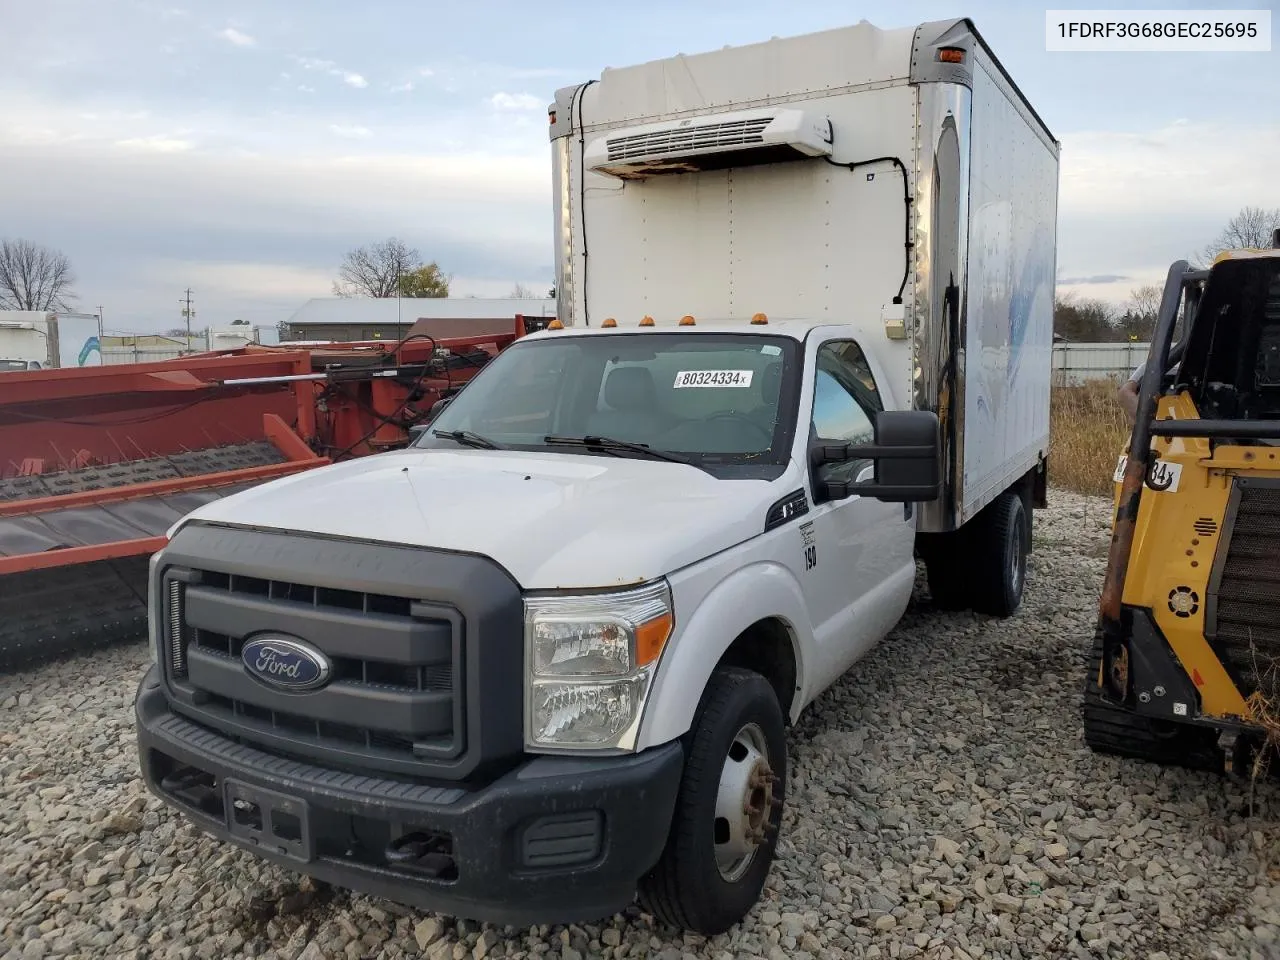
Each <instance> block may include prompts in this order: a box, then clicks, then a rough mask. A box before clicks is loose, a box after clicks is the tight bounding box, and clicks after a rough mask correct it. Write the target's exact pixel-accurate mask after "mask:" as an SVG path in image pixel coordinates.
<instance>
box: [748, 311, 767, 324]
mask: <svg viewBox="0 0 1280 960" xmlns="http://www.w3.org/2000/svg"><path fill="white" fill-rule="evenodd" d="M751 322H752V323H754V324H755V325H756V326H757V327H762V326H764V325H765V324H766V323H768V322H769V318H768V317H766V316H765V315H764V314H763V313H757V314H756V315H755V316H754V317H752V318H751Z"/></svg>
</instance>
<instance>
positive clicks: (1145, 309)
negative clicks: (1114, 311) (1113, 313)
mask: <svg viewBox="0 0 1280 960" xmlns="http://www.w3.org/2000/svg"><path fill="white" fill-rule="evenodd" d="M1163 295H1164V291H1162V290H1161V289H1160V288H1159V287H1153V286H1146V287H1138V288H1137V289H1135V290H1131V291H1130V292H1129V299H1128V300H1126V301H1125V304H1124V313H1122V314H1121V315H1120V317H1119V318H1118V319H1117V320H1116V327H1117V328H1118V329H1119V331H1120V333H1121V334H1122V335H1123V338H1124V339H1125V340H1136V341H1138V342H1140V343H1147V342H1149V341H1150V340H1151V337H1152V335H1153V334H1154V333H1155V331H1156V317H1157V316H1158V315H1159V313H1160V298H1161V297H1162V296H1163Z"/></svg>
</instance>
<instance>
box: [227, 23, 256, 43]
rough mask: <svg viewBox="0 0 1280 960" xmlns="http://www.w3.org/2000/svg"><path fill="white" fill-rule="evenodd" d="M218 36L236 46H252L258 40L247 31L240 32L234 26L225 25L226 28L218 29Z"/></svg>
mask: <svg viewBox="0 0 1280 960" xmlns="http://www.w3.org/2000/svg"><path fill="white" fill-rule="evenodd" d="M218 36H220V37H221V38H222V39H223V40H226V41H227V42H228V43H230V44H232V45H234V46H237V47H252V46H253V45H254V44H256V43H257V42H258V41H257V40H255V39H253V37H251V36H249V35H248V34H247V33H241V32H240V31H239V30H237V29H236V28H235V27H227V29H225V30H222V31H220V32H219V33H218Z"/></svg>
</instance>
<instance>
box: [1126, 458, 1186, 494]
mask: <svg viewBox="0 0 1280 960" xmlns="http://www.w3.org/2000/svg"><path fill="white" fill-rule="evenodd" d="M1128 464H1129V458H1128V457H1127V456H1125V455H1124V454H1121V456H1120V461H1119V462H1118V463H1117V464H1116V472H1115V473H1114V474H1112V476H1111V481H1112V482H1113V483H1120V482H1121V481H1122V480H1123V479H1124V468H1125V467H1126V466H1128ZM1181 479H1182V464H1180V463H1170V462H1169V461H1168V460H1156V461H1155V462H1154V463H1152V464H1151V469H1150V470H1149V471H1148V473H1147V477H1146V480H1147V488H1148V489H1150V490H1155V491H1156V492H1158V493H1163V492H1164V491H1165V490H1168V491H1169V492H1170V493H1177V492H1178V482H1179V481H1180V480H1181Z"/></svg>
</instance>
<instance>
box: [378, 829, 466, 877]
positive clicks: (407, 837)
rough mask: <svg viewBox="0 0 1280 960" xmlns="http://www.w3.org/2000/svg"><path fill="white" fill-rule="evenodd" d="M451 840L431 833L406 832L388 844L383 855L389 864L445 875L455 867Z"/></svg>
mask: <svg viewBox="0 0 1280 960" xmlns="http://www.w3.org/2000/svg"><path fill="white" fill-rule="evenodd" d="M448 846H449V841H448V840H447V839H446V838H444V837H441V836H438V835H434V834H430V833H406V834H404V835H403V836H400V837H396V839H394V840H392V841H391V842H390V843H388V844H387V848H386V850H384V851H383V856H384V857H386V860H387V864H388V866H392V867H399V868H400V869H402V870H413V871H414V872H416V873H423V874H426V875H427V876H430V877H443V876H445V875H446V874H448V873H451V872H452V871H453V869H454V863H453V856H452V855H451V854H450V853H448Z"/></svg>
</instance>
